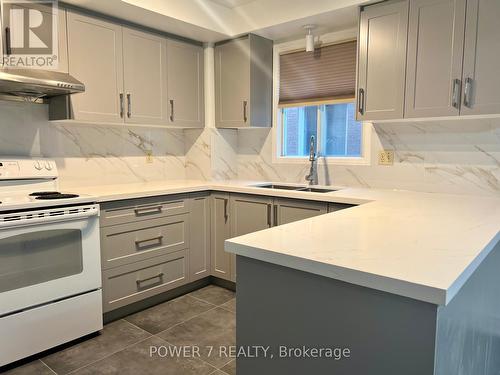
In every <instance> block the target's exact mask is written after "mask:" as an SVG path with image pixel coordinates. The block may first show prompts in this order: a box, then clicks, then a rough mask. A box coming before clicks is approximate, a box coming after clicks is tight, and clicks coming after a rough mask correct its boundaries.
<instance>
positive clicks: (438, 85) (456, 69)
mask: <svg viewBox="0 0 500 375" xmlns="http://www.w3.org/2000/svg"><path fill="white" fill-rule="evenodd" d="M464 29H465V0H413V1H412V2H411V3H410V21H409V26H408V30H409V31H408V61H407V76H406V99H405V103H406V104H405V117H432V116H453V115H458V114H459V110H460V92H461V79H462V57H463V43H464Z"/></svg>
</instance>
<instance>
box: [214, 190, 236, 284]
mask: <svg viewBox="0 0 500 375" xmlns="http://www.w3.org/2000/svg"><path fill="white" fill-rule="evenodd" d="M210 215H211V218H212V220H211V223H210V224H211V254H212V259H211V264H212V266H211V267H212V275H213V276H216V277H220V278H221V279H225V280H230V279H231V255H230V254H229V253H226V252H225V251H224V241H225V240H226V239H228V238H230V237H231V226H230V222H229V194H224V193H214V194H212V196H211V213H210Z"/></svg>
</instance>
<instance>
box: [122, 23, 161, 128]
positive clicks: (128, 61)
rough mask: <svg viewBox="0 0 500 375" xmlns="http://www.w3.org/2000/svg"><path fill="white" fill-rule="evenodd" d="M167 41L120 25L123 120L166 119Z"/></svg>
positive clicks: (158, 120) (149, 121) (151, 122)
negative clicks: (123, 96) (121, 37)
mask: <svg viewBox="0 0 500 375" xmlns="http://www.w3.org/2000/svg"><path fill="white" fill-rule="evenodd" d="M166 49H167V41H166V40H165V39H164V38H161V37H158V36H156V35H152V34H148V33H144V32H141V31H138V30H134V29H129V28H123V73H124V74H123V77H124V78H123V80H124V95H125V98H124V101H125V103H124V105H125V116H124V118H125V122H127V123H135V124H166V123H167V105H166V103H167V64H166Z"/></svg>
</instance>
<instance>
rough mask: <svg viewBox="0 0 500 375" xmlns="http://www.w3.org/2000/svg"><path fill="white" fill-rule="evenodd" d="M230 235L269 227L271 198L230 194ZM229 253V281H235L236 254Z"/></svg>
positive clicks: (270, 221)
mask: <svg viewBox="0 0 500 375" xmlns="http://www.w3.org/2000/svg"><path fill="white" fill-rule="evenodd" d="M230 206H231V210H230V212H231V237H238V236H243V235H245V234H248V233H253V232H257V231H259V230H263V229H267V228H271V227H272V226H273V221H272V207H273V198H270V197H260V196H253V195H244V194H242V195H231V201H230ZM230 255H231V281H234V282H236V256H235V255H234V254H230Z"/></svg>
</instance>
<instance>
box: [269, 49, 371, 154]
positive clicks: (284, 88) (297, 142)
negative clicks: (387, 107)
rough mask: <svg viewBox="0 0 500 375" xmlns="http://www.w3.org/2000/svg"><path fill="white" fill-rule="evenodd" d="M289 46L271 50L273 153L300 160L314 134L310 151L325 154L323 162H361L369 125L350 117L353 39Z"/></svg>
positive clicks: (353, 112)
mask: <svg viewBox="0 0 500 375" xmlns="http://www.w3.org/2000/svg"><path fill="white" fill-rule="evenodd" d="M292 44H293V43H292ZM292 44H283V45H281V46H278V47H276V49H275V51H276V53H277V54H278V56H279V65H278V67H279V75H278V76H277V78H278V79H279V89H278V91H277V92H276V94H275V95H277V96H278V98H277V99H278V108H279V112H278V116H277V119H278V124H277V125H278V126H277V127H276V129H277V130H276V137H275V138H274V139H275V140H276V141H275V150H276V152H275V153H274V155H275V157H278V158H281V159H282V160H283V161H285V162H294V160H295V161H297V162H303V158H306V157H309V148H310V141H311V137H314V139H315V151H316V154H317V155H318V156H322V157H328V158H329V159H328V162H333V163H338V164H345V163H347V164H367V163H368V157H369V146H370V145H369V142H368V140H369V131H370V127H369V126H366V127H365V128H364V127H363V125H362V124H361V123H360V122H358V121H356V116H355V115H356V106H355V104H354V101H355V99H354V97H355V89H356V50H357V43H356V41H355V40H351V41H343V42H342V41H341V42H338V43H335V42H333V44H328V42H327V43H325V44H323V46H322V47H320V48H317V49H316V50H315V51H314V52H312V53H311V52H306V51H304V50H302V49H301V48H300V47H299V48H297V47H298V45H297V44H293V45H292Z"/></svg>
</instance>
